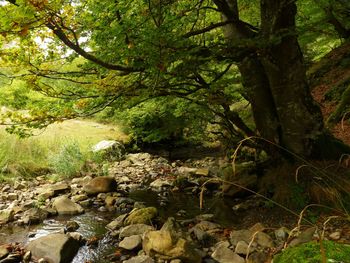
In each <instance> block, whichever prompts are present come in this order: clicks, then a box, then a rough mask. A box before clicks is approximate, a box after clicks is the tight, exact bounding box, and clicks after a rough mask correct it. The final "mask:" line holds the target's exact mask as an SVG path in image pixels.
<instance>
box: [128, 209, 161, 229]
mask: <svg viewBox="0 0 350 263" xmlns="http://www.w3.org/2000/svg"><path fill="white" fill-rule="evenodd" d="M157 214H158V211H157V208H155V207H146V208H140V209H136V210H133V211H132V212H131V213H130V214H129V216H128V217H127V218H126V219H125V224H126V225H134V224H146V225H150V224H152V219H153V218H155V217H156V216H157Z"/></svg>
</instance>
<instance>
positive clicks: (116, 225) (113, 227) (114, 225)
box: [106, 214, 128, 230]
mask: <svg viewBox="0 0 350 263" xmlns="http://www.w3.org/2000/svg"><path fill="white" fill-rule="evenodd" d="M127 216H128V214H124V215H120V216H118V217H117V218H116V219H114V220H113V221H112V222H110V223H109V224H108V225H107V226H106V228H107V229H109V230H116V229H118V228H120V227H122V226H123V225H124V220H125V218H126V217H127Z"/></svg>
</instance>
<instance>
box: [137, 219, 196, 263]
mask: <svg viewBox="0 0 350 263" xmlns="http://www.w3.org/2000/svg"><path fill="white" fill-rule="evenodd" d="M142 247H143V250H144V251H145V253H146V254H147V255H149V256H151V257H156V258H159V259H164V260H170V259H181V260H183V261H184V262H189V263H192V262H193V263H199V262H202V257H201V255H200V253H199V252H198V251H197V250H196V248H195V246H194V244H193V243H192V242H191V241H190V240H188V239H187V238H186V237H185V236H183V235H182V231H181V230H180V229H179V226H178V225H177V224H176V222H175V221H174V219H173V218H169V219H168V221H167V222H166V223H165V224H164V225H163V227H162V228H161V229H160V230H159V231H149V232H147V233H145V235H144V238H143V243H142Z"/></svg>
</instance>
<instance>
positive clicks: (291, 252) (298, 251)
mask: <svg viewBox="0 0 350 263" xmlns="http://www.w3.org/2000/svg"><path fill="white" fill-rule="evenodd" d="M322 244H323V249H324V252H325V257H326V262H334V263H335V262H338V263H340V262H343V263H349V262H350V258H349V255H350V246H349V245H344V244H339V243H335V242H332V241H328V240H323V241H322ZM273 262H275V263H300V262H303V263H320V262H323V259H322V253H321V246H320V243H319V242H315V241H313V242H309V243H306V244H303V245H300V246H297V247H291V248H287V249H285V250H284V251H283V252H282V253H281V254H279V255H276V256H275V257H274V260H273Z"/></svg>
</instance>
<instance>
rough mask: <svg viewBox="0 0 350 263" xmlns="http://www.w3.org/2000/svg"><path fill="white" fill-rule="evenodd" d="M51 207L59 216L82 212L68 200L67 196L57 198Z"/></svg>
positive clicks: (78, 206)
mask: <svg viewBox="0 0 350 263" xmlns="http://www.w3.org/2000/svg"><path fill="white" fill-rule="evenodd" d="M52 207H53V208H55V209H56V210H57V213H58V214H59V215H76V214H81V213H83V212H84V209H83V208H82V207H81V206H80V205H78V204H77V203H74V202H73V201H72V200H70V199H69V198H68V197H67V196H60V197H57V198H56V199H55V200H54V201H53V203H52Z"/></svg>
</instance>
